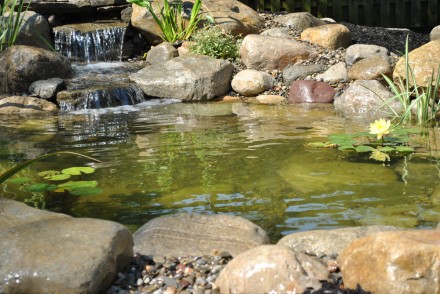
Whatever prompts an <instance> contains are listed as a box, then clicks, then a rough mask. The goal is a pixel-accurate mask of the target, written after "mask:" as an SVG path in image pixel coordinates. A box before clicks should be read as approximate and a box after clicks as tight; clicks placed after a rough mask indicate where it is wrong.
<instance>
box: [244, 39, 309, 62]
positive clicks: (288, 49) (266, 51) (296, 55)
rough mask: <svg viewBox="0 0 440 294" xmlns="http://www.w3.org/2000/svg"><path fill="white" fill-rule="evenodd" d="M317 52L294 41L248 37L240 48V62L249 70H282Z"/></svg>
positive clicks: (307, 58)
mask: <svg viewBox="0 0 440 294" xmlns="http://www.w3.org/2000/svg"><path fill="white" fill-rule="evenodd" d="M316 54H317V52H316V51H315V50H314V49H312V48H311V47H310V46H307V45H305V44H302V43H301V42H298V41H296V40H291V39H285V38H278V37H270V36H261V35H248V36H246V37H245V38H244V39H243V42H242V44H241V46H240V57H241V61H242V62H243V63H244V64H245V65H246V67H247V68H249V69H257V70H273V69H278V70H283V69H284V68H285V67H286V66H288V65H289V64H295V63H297V62H298V61H301V60H309V59H312V58H314V57H315V56H316Z"/></svg>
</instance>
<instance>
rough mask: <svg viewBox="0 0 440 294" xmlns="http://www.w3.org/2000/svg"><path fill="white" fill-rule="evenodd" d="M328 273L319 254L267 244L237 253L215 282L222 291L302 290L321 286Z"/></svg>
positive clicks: (266, 291)
mask: <svg viewBox="0 0 440 294" xmlns="http://www.w3.org/2000/svg"><path fill="white" fill-rule="evenodd" d="M328 275H329V273H328V271H327V269H326V266H325V265H324V264H323V263H321V262H320V261H319V259H318V258H316V257H311V256H308V255H306V254H304V253H300V252H295V251H292V250H290V249H288V248H287V247H284V246H280V245H265V246H259V247H256V248H253V249H251V250H248V251H246V252H244V253H242V254H240V255H238V256H236V257H235V258H234V259H233V260H232V261H230V262H229V263H228V264H227V265H226V267H225V268H224V269H223V270H222V271H221V272H220V275H219V277H218V278H217V280H216V281H215V284H216V285H217V286H218V287H219V288H220V293H222V294H226V293H228V294H229V293H235V294H247V293H253V294H259V293H261V294H263V293H273V292H275V293H302V292H303V291H304V290H305V289H306V288H307V287H312V288H314V289H319V288H320V287H321V285H320V283H319V280H327V279H328ZM271 291H273V292H271ZM288 291H292V292H288Z"/></svg>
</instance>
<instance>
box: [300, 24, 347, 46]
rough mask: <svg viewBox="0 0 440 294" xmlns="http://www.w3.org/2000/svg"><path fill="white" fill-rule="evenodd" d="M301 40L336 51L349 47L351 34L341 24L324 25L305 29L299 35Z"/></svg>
mask: <svg viewBox="0 0 440 294" xmlns="http://www.w3.org/2000/svg"><path fill="white" fill-rule="evenodd" d="M301 40H303V41H308V42H310V43H313V44H318V45H321V46H322V47H325V48H328V49H333V50H336V49H338V48H341V47H342V48H347V47H348V46H350V44H351V33H350V30H349V29H348V28H347V27H346V26H344V25H342V24H326V25H322V26H319V27H313V28H308V29H305V30H304V31H303V32H302V33H301Z"/></svg>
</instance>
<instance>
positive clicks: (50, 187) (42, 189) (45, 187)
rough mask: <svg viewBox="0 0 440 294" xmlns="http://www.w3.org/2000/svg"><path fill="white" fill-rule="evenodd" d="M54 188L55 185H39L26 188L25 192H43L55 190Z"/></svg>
mask: <svg viewBox="0 0 440 294" xmlns="http://www.w3.org/2000/svg"><path fill="white" fill-rule="evenodd" d="M56 188H57V186H56V185H52V184H46V183H40V184H34V185H31V186H29V187H26V190H28V191H30V192H45V191H52V190H55V189H56Z"/></svg>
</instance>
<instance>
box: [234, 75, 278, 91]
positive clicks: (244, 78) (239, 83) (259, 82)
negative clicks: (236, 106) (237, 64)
mask: <svg viewBox="0 0 440 294" xmlns="http://www.w3.org/2000/svg"><path fill="white" fill-rule="evenodd" d="M274 84H275V78H274V77H272V76H271V75H270V74H268V73H265V72H261V71H257V70H254V69H245V70H242V71H240V72H239V73H237V74H236V75H235V76H234V78H233V79H232V82H231V86H232V89H234V91H235V92H237V93H239V94H240V95H243V96H255V95H257V94H260V93H263V92H264V91H266V90H269V89H270V88H272V86H273V85H274Z"/></svg>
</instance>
